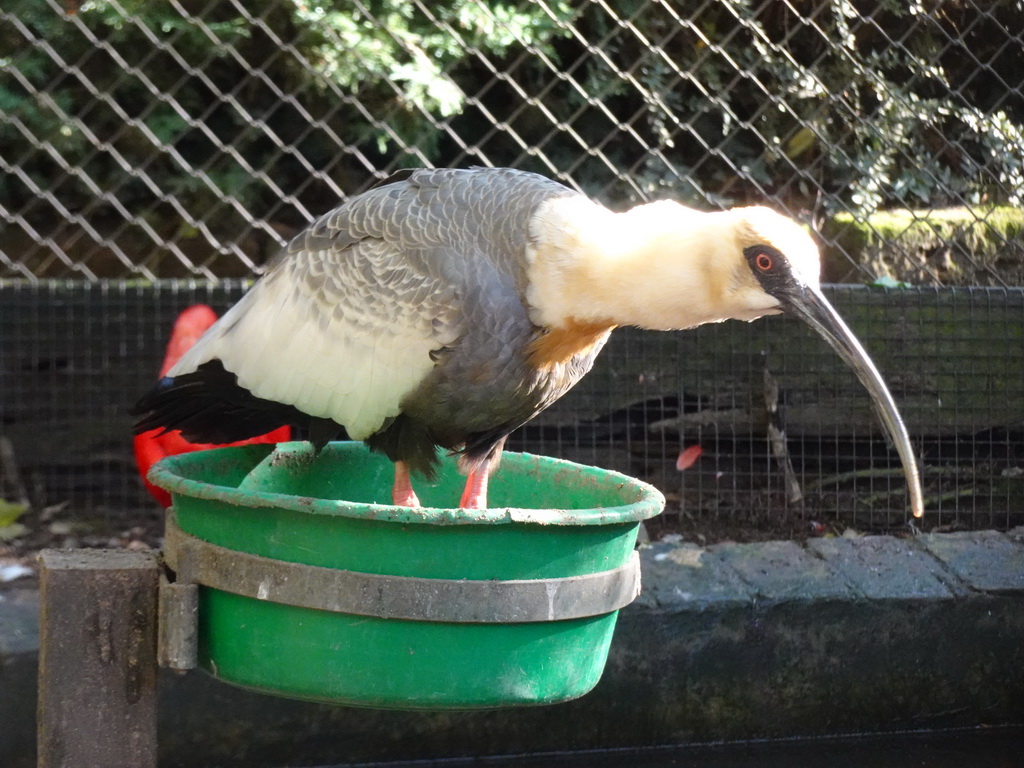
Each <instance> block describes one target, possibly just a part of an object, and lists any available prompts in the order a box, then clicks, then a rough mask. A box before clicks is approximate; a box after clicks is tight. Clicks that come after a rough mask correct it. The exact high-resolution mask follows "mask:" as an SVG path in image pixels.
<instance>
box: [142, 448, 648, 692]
mask: <svg viewBox="0 0 1024 768" xmlns="http://www.w3.org/2000/svg"><path fill="white" fill-rule="evenodd" d="M272 451H273V452H272ZM150 480H151V481H152V482H153V483H154V484H155V485H157V486H160V487H161V488H164V489H166V490H167V491H169V492H170V494H171V497H172V500H173V510H172V514H171V517H170V518H169V525H168V534H169V536H168V543H169V544H170V539H171V537H170V534H171V533H172V530H171V528H172V525H173V527H174V531H175V532H176V536H175V541H178V540H179V539H183V540H189V541H192V542H193V543H202V546H204V547H206V546H208V545H213V546H212V550H213V553H214V554H213V555H212V556H209V557H208V558H207V559H208V560H210V561H211V562H212V564H213V565H212V566H211V567H213V568H214V569H215V570H216V568H217V565H218V562H219V564H220V566H221V570H222V571H224V573H223V574H222V575H221V576H220V577H219V578H222V579H227V580H229V581H230V580H231V579H233V578H236V577H238V578H240V577H239V576H238V572H239V571H245V572H246V573H247V574H248V576H247V578H249V580H250V582H252V584H250V585H249V587H248V588H244V587H239V588H237V589H236V587H235V586H234V585H232V584H224V583H220V582H217V581H214V582H213V583H215V584H216V588H215V587H214V586H209V584H210V582H204V581H203V580H202V579H199V578H196V579H195V580H194V581H195V582H196V583H198V584H200V587H199V617H198V656H199V659H198V660H199V664H200V666H202V667H203V668H205V669H206V670H207V671H209V672H210V673H212V674H213V675H215V676H216V677H218V678H220V679H222V680H224V681H227V682H230V683H234V684H237V685H241V686H245V687H248V688H254V689H258V690H261V691H264V692H268V693H273V694H277V695H283V696H290V697H296V698H302V699H311V700H317V701H329V702H334V703H341V704H347V705H356V706H370V707H382V708H400V709H411V708H445V707H447V708H476V707H496V706H508V705H525V704H542V703H553V702H558V701H565V700H568V699H572V698H576V697H578V696H581V695H583V694H584V693H586V692H587V691H589V690H590V689H591V688H593V686H594V685H596V684H597V681H598V679H599V678H600V676H601V673H602V671H603V669H604V665H605V660H606V658H607V654H608V648H609V645H610V643H611V637H612V632H613V629H614V626H615V621H616V618H617V609H613V610H607V611H604V612H598V613H596V614H595V615H582V616H576V617H573V618H563V616H565V615H570V616H575V614H578V613H580V612H581V611H582V612H583V613H587V612H588V611H587V610H586V609H585V608H584V609H580V608H577V607H575V604H574V606H573V607H570V609H569V610H567V611H563V610H561V609H559V608H558V605H556V603H558V600H556V599H555V598H556V597H559V595H561V594H562V592H559V590H561V589H562V588H563V586H564V587H565V594H575V595H576V598H580V596H581V595H582V602H583V603H588V601H589V602H590V603H593V602H594V600H595V599H596V600H597V602H598V603H600V600H602V599H605V597H606V596H603V595H602V594H600V593H601V592H602V590H603V591H611V590H613V587H612V586H609V584H612V582H609V581H608V580H607V579H608V577H609V574H611V576H616V574H619V576H616V578H618V582H616V583H617V584H618V585H619V586H618V587H614V589H619V590H620V591H621V590H622V589H623V587H622V586H621V582H622V578H621V574H622V573H625V572H627V571H629V569H630V567H635V565H636V557H635V553H634V547H635V542H636V535H637V531H638V528H639V524H640V521H641V520H644V519H646V518H649V517H652V516H654V515H656V514H658V513H659V512H660V511H661V510H662V508H663V507H664V498H663V496H662V495H661V494H660V493H659V492H658V491H657V490H656V489H654V488H653V487H652V486H649V485H647V484H645V483H641V482H639V481H637V480H634V479H631V478H629V477H626V476H624V475H621V474H618V473H616V472H610V471H606V470H600V469H595V468H591V467H585V466H581V465H578V464H573V463H570V462H566V461H560V460H557V459H550V458H545V457H539V456H531V455H529V454H516V453H505V454H504V456H503V458H502V463H501V467H500V468H499V470H498V471H497V472H496V473H495V474H494V476H493V477H492V478H491V485H490V489H489V501H490V504H491V507H490V508H489V509H486V510H462V509H458V508H453V507H452V506H450V505H452V504H456V503H458V499H459V496H460V493H461V489H462V485H463V484H464V482H465V478H464V477H462V476H461V475H460V474H459V473H458V472H457V470H456V467H455V463H454V461H453V460H452V459H450V458H447V457H445V459H444V461H443V465H442V469H441V473H440V475H439V477H438V479H437V481H436V482H434V483H432V484H426V483H424V482H422V481H421V482H419V483H418V484H417V489H416V490H417V493H418V495H419V497H420V500H421V502H422V503H423V505H424V507H423V508H421V509H410V508H404V507H395V506H392V505H391V504H390V503H388V502H389V500H390V493H391V484H392V480H393V465H392V464H391V462H389V461H388V460H387V459H386V458H384V457H382V456H379V455H377V454H374V453H371V452H370V451H368V450H367V449H366V448H365V446H363V445H362V444H361V443H332V444H330V445H328V446H327V447H326V448H325V449H324V450H323V451H322V452H321V454H320V455H319V456H318V457H316V458H315V459H314V458H313V457H312V453H311V450H310V448H309V445H308V444H306V443H285V444H281V445H279V446H277V448H276V449H274V447H273V446H267V445H251V446H243V447H233V448H221V449H216V450H210V451H201V452H196V453H191V454H187V455H182V456H176V457H172V458H169V459H165V460H164V461H161V462H160V463H159V464H158V465H157V466H155V467H154V468H153V470H152V471H151V472H150ZM217 553H220V556H218V555H217ZM242 553H248V554H242ZM207 554H209V553H207ZM229 555H231V556H232V557H236V558H248V559H247V560H245V562H242V563H241V564H240V565H234V564H233V563H231V562H226V561H228V560H229V559H230V558H229V557H228V556H229ZM252 556H256V557H252ZM179 557H182V558H185V559H186V560H188V558H189V557H191V555H189V556H188V557H186V556H185V555H179ZM197 557H198V556H197ZM194 559H197V558H192V560H194ZM192 560H188V562H189V563H191V562H192ZM291 564H302V565H301V566H295V565H291ZM243 566H244V567H243ZM306 566H314V567H315V568H311V569H307V570H309V571H315V572H316V573H315V574H314V575H317V576H318V578H319V577H320V576H326V577H330V578H334V577H339V578H342V579H349V578H352V579H357V580H361V581H357V582H355V583H356V584H357V587H351V588H350V587H347V586H345V585H346V584H348V582H346V581H342V582H340V584H341V586H337V587H335V586H330V587H323V586H321V587H316V588H310V589H307V590H305V591H303V589H302V588H301V584H302V583H304V582H302V580H301V578H300V577H302V576H304V574H298V575H295V574H291V575H289V574H288V573H287V572H284V573H283V574H282V573H278V572H277V570H279V569H280V568H283V569H288V568H291V569H295V568H297V567H298V568H305V567H306ZM328 569H330V570H328ZM263 570H266V571H267V575H261V574H262V571H263ZM636 574H637V576H636V578H637V579H638V578H639V576H638V574H639V571H638V569H637V570H636ZM396 577H397V578H396ZM602 579H603V581H602ZM366 580H370V582H369V586H367V583H366ZM590 580H593V581H594V584H593V585H592V586H588V585H590ZM317 583H318V584H321V585H322V584H325V583H327V582H325V581H323V579H321V580H320V581H319V582H317ZM204 584H206V586H203V585H204ZM332 584H333V582H332ZM409 584H412V585H413V586H415V588H416V589H417V590H419V591H417V592H414V593H411V594H412V595H413V597H412V598H408V596H407V597H406V598H405V603H406V605H405V606H404V607H403V606H402V605H401V603H402V600H401V599H397V598H396V599H392V597H389V590H390V589H392V585H398V586H397V587H395V590H397V591H402V590H405V591H406V592H408V589H407V587H408V585H409ZM254 585H255V586H254ZM435 585H436V587H437V588H436V589H434V588H433V587H434V586H435ZM552 585H554V586H552ZM581 585H582V586H581ZM399 587H400V588H401V589H398V588H399ZM279 588H280V589H282V590H283V592H282V594H283V593H287V592H288V589H289V588H291V592H292V593H293V594H297V595H298V598H297V599H296V600H294V601H291V600H285V601H283V602H275V597H274V595H275V594H276V590H278V589H279ZM638 589H639V582H638V581H636V584H635V587H634V590H638ZM332 590H333V593H332ZM505 590H508V591H509V594H514V595H518V599H519V600H520V602H521V601H522V596H523V595H524V594H525V595H527V596H529V595H540V598H539V601H540V602H541V603H543V604H544V605H541V606H537V605H534V604H530V605H525V606H521V607H519V608H516V609H514V610H513V609H509V610H506V608H505V607H503V606H502V605H500V604H499V605H497V606H496V607H495V605H490V606H489V607H488V606H486V605H485V606H484V607H483V608H481V609H480V610H479V611H478V610H477V609H476V608H474V607H473V605H472V604H471V603H472V601H473V600H476V599H477V598H476V597H473V595H476V594H477V593H486V594H487V595H489V596H490V597H489V598H488V601H489V603H494V600H495V599H497V600H498V601H499V603H500V601H501V600H502V599H503V597H502V596H503V595H504V594H505ZM523 590H526V591H525V592H524V591H523ZM538 590H540V591H539V592H538ZM581 590H584V591H583V592H581ZM353 592H358V593H359V594H358V595H354V594H352V593H353ZM313 593H316V594H313ZM321 593H331V594H321ZM464 593H465V594H469V595H470V596H471V597H469V598H466V597H464ZM594 593H597V594H596V595H595V594H594ZM545 596H546V597H545ZM633 596H635V591H634V592H633V593H632V594H630V595H628V596H627V599H626V600H625V602H628V600H631V599H632V597H633ZM307 597H308V598H309V599H310V600H311V601H312V604H316V605H320V603H322V602H324V601H326V603H327V604H330V606H332V607H330V608H329V609H326V610H325V609H323V606H321V607H319V608H310V607H304V606H305V605H306V602H307V601H306V598H307ZM357 598H358V599H363V598H366V599H367V600H368V601H369V602H367V603H366V604H367V605H371V606H377V605H380V606H383V607H384V609H383V610H382V611H381V613H383V614H384V615H376V608H370V609H364V608H362V607H360V608H356V609H354V610H359V611H361V613H349V612H346V610H348V609H345V608H344V605H346V604H348V603H350V602H351V601H352V600H356V602H358V600H357ZM576 598H574V599H576ZM559 599H560V598H559ZM285 602H297V603H300V604H299V605H296V604H285ZM535 602H536V601H535ZM621 602H623V601H622V600H620V603H621ZM335 603H338V604H339V605H341V606H342V608H341V609H338V608H337V607H333V606H334V605H335ZM395 604H399V608H398V609H397V615H398V616H405V618H395V617H394V616H393V615H388V614H389V612H393V611H394V610H396V609H394V608H393V606H394V605H395ZM435 604H436V605H435ZM558 604H559V605H560V603H558ZM360 605H362V604H361V603H360ZM403 610H404V611H405V613H403ZM594 610H595V609H591V610H590V611H589V612H590V613H593V612H594ZM597 610H599V609H597ZM438 611H439V614H438V615H440V616H441V617H442V618H441V619H440V620H433V619H431V616H433V615H435V613H437V612H438ZM488 611H489V612H490V615H485V614H488ZM517 611H520V612H521V613H517ZM545 611H546V613H545ZM574 611H575V613H574ZM432 612H433V613H432ZM478 613H479V614H480V615H481V616H483V618H482V620H477V614H478ZM367 614H375V615H367ZM520 615H522V616H523V617H525V618H524V619H523V620H519V616H520ZM503 616H505V617H506V618H502V617H503ZM445 617H449V618H445Z"/></svg>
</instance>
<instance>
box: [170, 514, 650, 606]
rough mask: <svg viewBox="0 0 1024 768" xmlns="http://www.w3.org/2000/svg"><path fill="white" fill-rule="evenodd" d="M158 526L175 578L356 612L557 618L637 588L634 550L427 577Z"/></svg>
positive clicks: (628, 598) (624, 597)
mask: <svg viewBox="0 0 1024 768" xmlns="http://www.w3.org/2000/svg"><path fill="white" fill-rule="evenodd" d="M165 531H166V535H165V539H164V557H165V559H166V562H167V565H168V567H169V568H170V569H171V570H172V571H174V572H175V573H176V574H177V579H178V583H179V584H181V585H187V584H202V585H203V586H206V587H212V588H214V589H220V590H223V591H225V592H231V593H233V594H236V595H243V596H245V597H251V598H255V599H257V600H268V601H271V602H275V603H282V604H285V605H294V606H298V607H301V608H313V609H316V610H320V611H331V612H335V613H351V614H355V615H357V616H375V617H379V618H389V619H405V620H409V621H437V622H451V623H458V624H462V623H468V624H481V623H483V624H487V623H516V622H540V621H561V620H564V619H578V618H584V617H588V616H599V615H602V614H606V613H609V612H611V611H615V610H618V609H619V608H622V607H623V606H626V605H628V604H629V603H631V602H632V601H633V600H634V598H636V596H637V595H638V594H639V593H640V558H639V556H638V555H637V553H636V552H633V553H632V555H631V556H630V558H629V559H628V560H627V561H626V563H625V564H624V565H622V566H620V567H618V568H613V569H611V570H608V571H600V572H597V573H588V574H584V575H580V576H567V577H562V578H549V579H518V580H508V581H500V580H472V579H434V578H416V577H410V576H387V575H382V574H375V573H362V572H358V571H347V570H342V569H338V568H323V567H319V566H312V565H305V564H302V563H292V562H285V561H281V560H274V559H271V558H267V557H260V556H258V555H252V554H249V553H247V552H240V551H238V550H233V549H226V548H224V547H220V546H217V545H215V544H211V543H210V542H208V541H204V540H202V539H199V538H196V537H195V536H192V535H190V534H188V533H186V532H185V531H183V530H182V529H181V528H180V527H179V526H178V523H177V520H176V519H175V516H174V514H173V513H171V514H169V515H168V517H167V525H166V529H165ZM175 586H176V585H175ZM178 620H180V619H179V618H174V619H170V620H169V621H178Z"/></svg>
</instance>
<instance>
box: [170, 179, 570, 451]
mask: <svg viewBox="0 0 1024 768" xmlns="http://www.w3.org/2000/svg"><path fill="white" fill-rule="evenodd" d="M564 194H575V193H573V192H571V191H570V190H568V189H566V188H565V187H562V186H561V185H559V184H556V183H555V182H552V181H550V180H548V179H544V178H543V177H540V176H535V175H533V174H526V173H522V172H518V171H511V170H493V171H452V170H448V171H443V170H441V171H417V172H414V173H412V174H411V175H410V176H409V177H408V178H407V179H403V180H401V181H398V182H395V183H390V184H388V183H385V184H383V185H381V186H378V187H376V188H374V189H371V190H369V191H367V192H365V193H363V194H362V195H359V196H357V197H354V198H352V199H351V200H349V201H347V202H346V203H345V204H344V205H342V206H341V207H339V208H337V209H335V210H333V211H331V212H329V213H328V214H326V215H324V216H323V217H321V219H319V220H318V221H317V222H315V223H314V224H313V225H312V226H310V227H309V228H308V229H307V230H306V231H304V232H303V233H300V234H299V235H298V236H297V237H296V238H295V239H294V240H293V241H292V243H291V244H290V245H289V246H288V248H287V249H286V252H285V253H284V254H282V256H281V258H279V259H278V260H276V261H275V262H274V263H273V264H272V266H271V267H270V268H269V269H268V271H267V274H266V275H265V276H264V277H263V278H262V279H261V280H260V281H259V282H258V283H257V285H256V286H254V287H253V289H252V290H251V291H250V292H249V293H248V294H247V295H246V296H245V297H244V298H243V299H242V301H240V302H239V304H237V305H236V306H235V307H234V308H232V310H231V311H230V312H229V313H228V314H227V315H225V317H224V318H222V320H221V321H220V322H219V323H218V324H217V325H215V326H214V328H213V329H211V331H210V332H208V334H207V336H206V337H204V338H203V340H201V342H200V343H199V344H197V345H196V347H194V348H193V350H192V351H191V352H190V353H189V354H188V355H186V356H185V357H184V358H183V359H182V361H181V362H180V363H179V365H178V366H177V367H176V370H172V372H171V373H172V375H174V374H176V373H180V372H187V371H188V370H194V369H195V367H197V366H198V365H199V364H201V363H202V362H205V361H206V360H209V359H211V358H219V359H220V360H221V361H222V362H223V364H224V367H225V368H226V369H227V370H229V371H231V372H233V373H235V374H236V376H237V377H238V382H239V384H240V385H242V386H243V387H245V388H246V389H249V390H250V391H251V392H252V393H253V394H254V395H256V396H257V397H261V398H264V399H268V400H273V401H276V402H283V403H287V404H289V405H294V406H295V407H297V408H298V409H299V410H301V411H303V412H304V413H308V414H310V415H312V416H317V417H323V418H330V419H333V420H334V421H337V422H338V423H340V424H342V425H344V426H345V427H346V428H347V430H348V432H349V434H350V435H351V436H352V437H354V438H356V439H361V438H364V437H366V436H368V435H370V434H372V433H374V432H375V431H377V430H379V429H380V428H381V427H382V425H385V424H386V423H388V422H389V420H390V419H392V418H394V417H395V416H396V415H397V414H398V413H399V412H401V411H402V409H403V407H404V406H405V404H406V403H407V401H408V400H409V399H410V398H412V397H413V396H414V394H415V395H416V396H417V397H416V398H413V399H416V400H417V402H423V401H425V399H429V398H430V397H437V396H442V397H451V396H453V395H451V394H450V393H451V392H455V391H457V389H458V387H457V386H454V384H453V381H454V378H455V377H458V376H463V375H466V376H469V375H473V374H474V373H476V374H479V373H480V372H479V371H474V370H473V368H474V366H476V365H478V364H479V361H480V359H481V356H482V359H484V360H489V361H493V362H494V363H496V364H498V365H499V366H500V365H506V366H511V367H515V366H516V365H521V362H515V361H514V360H513V359H512V358H513V357H514V355H513V354H511V353H510V352H509V351H508V347H510V346H515V345H517V344H522V343H524V342H523V338H525V337H527V336H528V335H529V334H530V333H531V332H532V330H533V329H532V327H531V326H530V323H529V319H528V317H527V316H526V309H525V307H524V306H523V304H522V296H523V295H524V293H525V287H526V286H525V280H526V276H525V266H524V264H523V257H524V254H525V249H526V237H527V229H528V222H529V219H530V217H531V216H532V214H533V212H534V211H535V210H536V207H537V206H538V205H539V204H540V203H541V202H543V201H544V200H545V199H548V198H550V197H552V196H553V195H564ZM502 323H504V324H505V325H504V326H502ZM455 347H458V349H459V353H458V354H456V353H451V354H445V353H443V350H445V349H450V348H455ZM442 362H443V363H445V364H448V365H451V366H452V367H451V369H450V371H447V372H445V371H442V370H441V368H442V367H443V366H442ZM492 367H493V366H492ZM444 410H445V409H444V408H443V407H442V408H440V411H444ZM463 411H464V412H466V409H463ZM441 417H442V418H443V416H441Z"/></svg>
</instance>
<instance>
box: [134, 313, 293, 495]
mask: <svg viewBox="0 0 1024 768" xmlns="http://www.w3.org/2000/svg"><path fill="white" fill-rule="evenodd" d="M216 322H217V313H216V312H214V311H213V309H212V308H211V307H209V306H207V305H206V304H194V305H192V306H190V307H186V308H185V309H184V310H182V311H181V313H180V314H179V315H178V317H177V318H176V319H175V321H174V326H173V328H172V329H171V337H170V340H169V341H168V342H167V350H166V352H165V354H164V361H163V364H162V365H161V366H160V378H162V377H163V376H164V375H166V373H167V371H168V370H170V368H171V366H173V365H174V364H175V363H176V362H178V360H180V359H181V356H182V355H184V354H185V352H187V351H188V350H189V349H190V348H191V347H192V345H194V344H195V343H196V341H198V340H199V338H200V337H201V336H202V335H203V333H204V332H205V331H206V330H207V329H208V328H209V327H210V326H212V325H213V324H214V323H216ZM290 439H291V427H290V426H281V427H278V428H277V429H275V430H272V431H271V432H269V433H268V434H265V435H257V436H254V437H251V438H249V439H248V440H243V441H241V443H240V444H242V445H245V444H249V443H279V442H284V441H287V440H290ZM216 447H219V446H216V445H211V444H202V443H191V442H189V441H188V440H186V439H185V438H184V437H182V436H181V433H180V432H178V431H177V430H174V431H166V430H163V429H153V430H149V431H148V432H142V433H140V434H136V435H135V437H134V439H133V441H132V448H133V451H134V453H135V465H136V467H137V468H138V471H139V476H140V477H141V478H142V483H143V485H144V486H145V488H146V490H147V491H149V493H150V495H151V496H152V497H153V498H154V499H156V501H157V503H158V504H160V506H161V507H164V508H166V507H169V506H171V496H170V494H169V493H167V491H165V490H164V489H163V488H158V487H157V486H155V485H153V484H152V483H151V482H149V479H148V478H147V475H148V473H149V470H150V468H151V467H152V466H153V465H154V464H156V462H158V461H160V460H161V459H163V458H166V457H167V456H178V455H180V454H183V453H191V452H192V451H202V450H206V449H208V448H216Z"/></svg>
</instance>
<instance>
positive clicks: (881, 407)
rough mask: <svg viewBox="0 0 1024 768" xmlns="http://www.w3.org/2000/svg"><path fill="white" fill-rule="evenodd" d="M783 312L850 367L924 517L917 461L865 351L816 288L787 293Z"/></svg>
mask: <svg viewBox="0 0 1024 768" xmlns="http://www.w3.org/2000/svg"><path fill="white" fill-rule="evenodd" d="M783 301H784V302H785V304H786V308H787V309H789V310H791V311H792V312H793V313H795V314H797V315H799V316H800V317H801V318H803V319H804V320H805V321H806V322H807V324H808V325H810V326H811V327H812V328H814V330H816V331H817V332H818V333H819V334H821V336H822V337H823V338H824V339H825V341H827V342H828V343H829V346H831V347H832V349H834V350H835V351H836V352H837V353H839V356H840V357H841V358H842V359H843V360H844V361H845V362H846V364H847V365H849V366H850V367H851V368H852V369H853V371H854V373H856V374H857V378H858V379H860V381H861V383H862V384H863V385H864V386H865V387H866V388H867V390H868V392H869V393H870V394H871V399H872V400H873V401H874V404H875V410H876V411H877V412H878V415H879V417H880V418H881V419H882V423H883V424H885V427H886V429H888V430H889V435H890V437H892V442H893V444H894V445H895V446H896V450H897V451H898V452H899V455H900V459H901V460H902V461H903V473H904V474H905V475H906V478H907V486H908V488H909V489H910V509H911V510H912V511H913V513H914V517H921V516H922V515H923V514H924V496H923V494H922V492H921V476H920V473H919V472H918V469H917V459H916V458H915V456H914V449H913V447H912V446H911V444H910V437H909V435H907V428H906V426H904V424H903V419H902V418H901V417H900V413H899V411H898V410H897V409H896V403H895V401H894V400H893V399H892V395H891V394H890V393H889V388H888V387H886V386H885V382H884V381H882V376H881V374H880V373H879V372H878V369H877V368H875V364H874V363H873V362H871V358H870V357H868V353H867V352H865V351H864V347H862V346H861V344H860V342H859V341H857V337H856V336H854V335H853V331H851V330H850V329H849V327H848V326H847V325H846V323H844V322H843V319H842V318H841V317H840V316H839V314H838V313H837V312H836V311H835V309H833V307H832V305H831V304H829V303H828V300H827V299H826V298H825V297H824V296H822V295H821V293H820V292H819V291H818V290H817V289H816V288H811V287H809V286H801V290H800V291H798V292H797V291H794V292H792V293H789V292H787V295H786V296H785V298H784V299H783Z"/></svg>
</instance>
